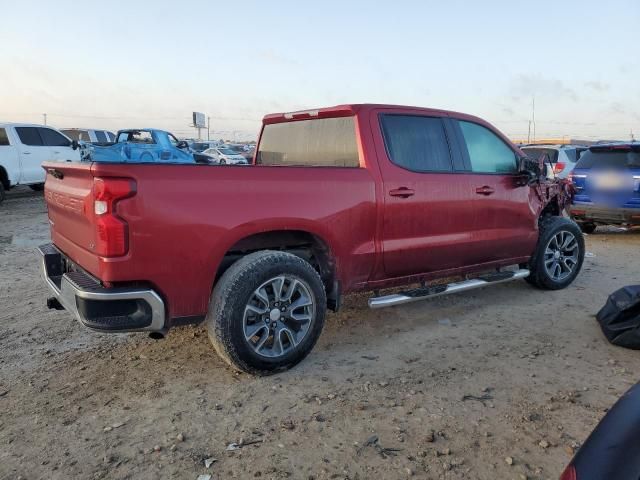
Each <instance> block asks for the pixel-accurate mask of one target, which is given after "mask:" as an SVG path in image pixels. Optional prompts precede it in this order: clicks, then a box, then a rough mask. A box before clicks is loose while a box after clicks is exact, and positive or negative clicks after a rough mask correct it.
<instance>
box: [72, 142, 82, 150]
mask: <svg viewBox="0 0 640 480" xmlns="http://www.w3.org/2000/svg"><path fill="white" fill-rule="evenodd" d="M71 148H73V149H74V150H77V149H79V148H80V144H79V143H78V140H71Z"/></svg>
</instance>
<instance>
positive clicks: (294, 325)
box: [205, 250, 327, 375]
mask: <svg viewBox="0 0 640 480" xmlns="http://www.w3.org/2000/svg"><path fill="white" fill-rule="evenodd" d="M281 278H283V279H284V280H283V281H282V284H280V283H279V279H281ZM276 288H278V289H279V292H280V295H277V292H276ZM285 289H286V293H285V297H286V295H289V300H288V304H290V305H291V306H292V307H294V308H293V310H291V311H289V307H288V306H286V304H287V301H286V300H283V296H282V292H283V291H284V290H285ZM289 292H292V293H289ZM307 297H308V298H307ZM278 298H280V299H281V300H278ZM267 300H268V302H267ZM308 300H310V301H311V303H312V306H309V305H308ZM280 301H281V302H282V304H281V305H279V304H278V303H275V302H280ZM295 304H299V305H303V304H304V305H305V306H300V307H295ZM326 306H327V298H326V293H325V289H324V285H323V283H322V280H321V278H320V275H319V274H318V272H316V270H315V269H314V268H313V267H312V266H311V265H310V264H309V263H308V262H306V261H305V260H303V259H302V258H300V257H297V256H295V255H292V254H290V253H286V252H280V251H271V250H264V251H260V252H255V253H251V254H249V255H247V256H245V257H243V258H241V259H240V260H238V261H237V262H235V263H234V264H233V265H231V267H229V269H228V270H227V271H226V272H225V273H224V274H223V275H222V277H221V278H220V280H219V281H218V283H217V284H216V286H215V288H214V289H213V293H212V294H211V301H210V303H209V311H208V313H207V318H206V320H205V322H206V325H207V330H208V332H209V338H210V340H211V343H213V346H214V347H215V349H216V351H217V352H218V355H220V357H222V359H224V360H225V361H226V362H227V363H229V365H231V366H232V367H234V368H237V369H239V370H243V371H245V372H248V373H252V374H256V375H269V374H272V373H275V372H278V371H282V370H287V369H289V368H291V367H293V366H294V365H296V364H297V363H299V362H300V361H302V360H303V359H304V358H305V357H306V356H307V355H308V354H309V352H310V351H311V349H312V348H313V346H314V345H315V343H316V341H317V340H318V337H319V336H320V333H321V332H322V327H323V326H324V317H325V313H326ZM254 307H255V308H254ZM276 307H277V308H276ZM285 309H287V313H282V317H281V313H280V311H279V310H282V311H283V312H284V311H285ZM257 310H260V313H256V311H257ZM262 310H264V311H262ZM276 310H278V311H277V312H276ZM295 312H297V313H295ZM288 315H289V317H287V316H288ZM294 315H295V316H297V317H299V318H300V317H302V316H304V317H307V316H308V317H309V321H308V323H307V322H305V321H298V319H293V316H294ZM298 328H299V330H298ZM305 328H306V330H305ZM254 330H255V333H254V334H253V335H252V336H250V335H251V332H252V331H254ZM245 333H246V334H247V336H245ZM276 338H279V342H276Z"/></svg>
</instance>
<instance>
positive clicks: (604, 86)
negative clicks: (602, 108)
mask: <svg viewBox="0 0 640 480" xmlns="http://www.w3.org/2000/svg"><path fill="white" fill-rule="evenodd" d="M584 86H585V87H589V88H591V89H593V90H595V91H596V92H606V91H607V90H609V89H610V88H611V85H609V84H608V83H604V82H600V81H598V80H592V81H590V82H585V84H584Z"/></svg>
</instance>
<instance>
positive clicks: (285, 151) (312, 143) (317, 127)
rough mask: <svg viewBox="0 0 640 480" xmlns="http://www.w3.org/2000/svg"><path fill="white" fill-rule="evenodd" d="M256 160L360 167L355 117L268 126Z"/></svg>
mask: <svg viewBox="0 0 640 480" xmlns="http://www.w3.org/2000/svg"><path fill="white" fill-rule="evenodd" d="M256 163H258V164H262V165H297V166H307V167H358V166H359V165H360V161H359V158H358V147H357V144H356V128H355V123H354V118H353V117H340V118H322V119H317V120H299V121H294V122H286V123H274V124H270V125H265V126H264V129H263V131H262V138H261V140H260V146H259V147H258V154H257V157H256Z"/></svg>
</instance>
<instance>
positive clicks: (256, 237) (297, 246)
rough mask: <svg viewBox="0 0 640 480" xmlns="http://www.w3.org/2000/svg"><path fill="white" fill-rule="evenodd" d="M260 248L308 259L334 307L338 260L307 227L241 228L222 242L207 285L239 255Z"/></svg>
mask: <svg viewBox="0 0 640 480" xmlns="http://www.w3.org/2000/svg"><path fill="white" fill-rule="evenodd" d="M260 250H277V251H286V252H289V253H292V254H294V255H297V256H299V257H301V258H303V259H304V260H306V261H308V262H309V263H310V264H311V265H312V266H313V267H314V268H315V269H316V270H317V271H318V273H319V274H320V278H321V279H322V282H323V283H324V286H325V290H326V292H327V304H328V307H329V308H330V309H332V310H334V311H335V310H337V309H338V307H339V303H340V287H339V281H338V263H337V258H336V256H335V250H334V249H332V247H331V243H330V241H328V240H327V238H326V236H325V235H322V234H320V233H318V232H317V231H315V230H313V229H310V228H308V227H307V228H305V227H302V228H296V229H268V230H261V231H255V230H254V231H244V230H243V231H242V232H241V233H238V234H237V235H235V236H234V237H232V238H230V239H229V241H227V242H226V248H225V249H224V253H223V254H222V255H221V257H220V260H219V262H217V269H216V272H215V276H214V279H213V284H212V286H211V288H212V289H213V287H214V286H215V285H216V283H217V282H218V280H219V278H220V277H221V276H222V274H223V273H224V272H225V271H226V270H227V269H228V268H229V267H230V266H231V265H233V264H234V263H235V262H236V261H237V260H239V259H240V258H242V257H244V256H246V255H248V254H250V253H253V252H257V251H260Z"/></svg>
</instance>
